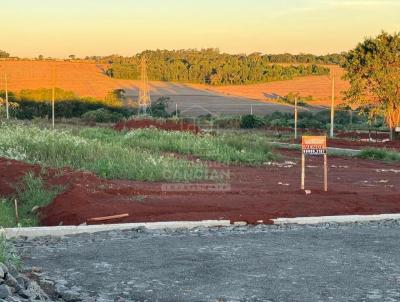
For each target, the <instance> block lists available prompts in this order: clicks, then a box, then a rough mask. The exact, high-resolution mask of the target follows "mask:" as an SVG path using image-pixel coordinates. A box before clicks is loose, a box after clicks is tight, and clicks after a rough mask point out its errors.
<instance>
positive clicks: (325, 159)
mask: <svg viewBox="0 0 400 302" xmlns="http://www.w3.org/2000/svg"><path fill="white" fill-rule="evenodd" d="M324 191H325V192H327V191H328V156H327V154H326V153H325V154H324Z"/></svg>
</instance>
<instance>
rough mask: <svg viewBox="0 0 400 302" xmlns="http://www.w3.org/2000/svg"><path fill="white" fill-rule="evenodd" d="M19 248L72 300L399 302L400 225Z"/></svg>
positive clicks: (82, 240) (108, 237) (133, 235)
mask: <svg viewBox="0 0 400 302" xmlns="http://www.w3.org/2000/svg"><path fill="white" fill-rule="evenodd" d="M15 244H16V245H17V246H18V247H19V249H20V250H21V251H22V252H23V253H24V254H25V255H26V259H25V266H26V267H27V268H30V267H32V266H36V267H41V268H43V273H42V274H41V275H40V278H44V279H47V281H48V280H51V282H54V284H55V285H56V287H57V288H58V290H59V292H61V293H62V292H63V291H64V292H67V293H68V294H69V295H70V296H68V295H66V296H65V297H67V296H68V297H69V298H66V299H65V301H77V300H74V299H78V298H74V299H73V298H70V297H71V296H72V297H74V295H75V297H79V298H80V299H82V300H84V301H115V299H117V301H400V221H388V222H374V223H363V224H349V225H336V224H331V225H319V226H282V227H279V226H257V227H251V226H250V227H248V226H246V227H243V226H242V227H236V228H234V227H231V228H225V229H198V230H194V231H185V230H178V231H174V232H172V231H169V232H168V231H151V232H150V231H144V230H140V229H139V230H129V231H113V232H108V233H98V234H96V235H88V234H83V235H75V236H71V237H68V238H64V239H51V238H41V239H35V240H28V241H25V240H23V239H19V240H18V241H17V242H16V243H15ZM89 297H91V298H89ZM68 299H70V300H68Z"/></svg>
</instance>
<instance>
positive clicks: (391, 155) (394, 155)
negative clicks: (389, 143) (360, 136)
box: [358, 148, 400, 161]
mask: <svg viewBox="0 0 400 302" xmlns="http://www.w3.org/2000/svg"><path fill="white" fill-rule="evenodd" d="M358 157H361V158H366V159H374V160H387V161H400V153H399V152H394V151H388V150H385V149H374V148H371V149H365V150H362V151H361V152H360V154H359V155H358Z"/></svg>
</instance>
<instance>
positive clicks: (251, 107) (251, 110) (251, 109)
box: [250, 105, 253, 115]
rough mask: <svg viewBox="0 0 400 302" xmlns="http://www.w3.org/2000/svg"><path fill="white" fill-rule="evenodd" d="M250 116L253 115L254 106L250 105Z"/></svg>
mask: <svg viewBox="0 0 400 302" xmlns="http://www.w3.org/2000/svg"><path fill="white" fill-rule="evenodd" d="M250 114H251V115H253V105H250Z"/></svg>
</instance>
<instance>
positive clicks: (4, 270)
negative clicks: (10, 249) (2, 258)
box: [0, 262, 8, 274]
mask: <svg viewBox="0 0 400 302" xmlns="http://www.w3.org/2000/svg"><path fill="white" fill-rule="evenodd" d="M0 268H1V269H2V270H3V272H4V274H7V273H8V268H7V266H5V265H4V264H3V263H1V262H0Z"/></svg>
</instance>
